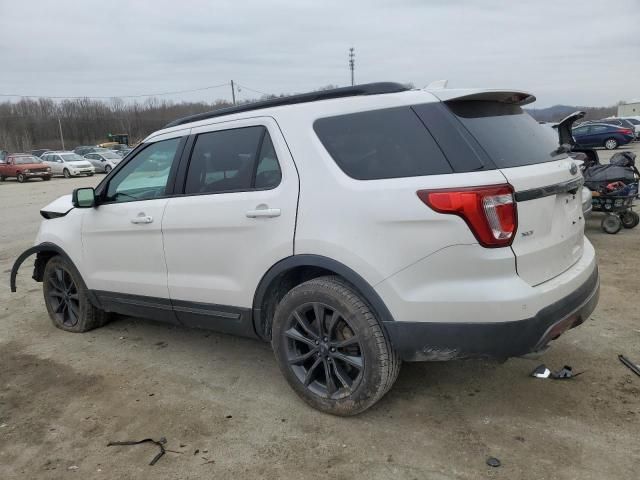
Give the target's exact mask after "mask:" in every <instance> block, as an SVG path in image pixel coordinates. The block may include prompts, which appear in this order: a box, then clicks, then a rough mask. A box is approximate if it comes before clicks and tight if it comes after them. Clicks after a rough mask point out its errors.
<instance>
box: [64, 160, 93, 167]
mask: <svg viewBox="0 0 640 480" xmlns="http://www.w3.org/2000/svg"><path fill="white" fill-rule="evenodd" d="M65 163H68V164H69V165H72V166H74V167H90V166H91V163H89V162H88V161H87V160H75V161H73V162H65Z"/></svg>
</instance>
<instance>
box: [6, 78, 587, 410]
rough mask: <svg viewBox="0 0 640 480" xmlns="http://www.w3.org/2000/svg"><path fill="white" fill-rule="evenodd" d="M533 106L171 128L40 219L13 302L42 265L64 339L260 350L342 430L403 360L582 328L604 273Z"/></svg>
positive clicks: (317, 98)
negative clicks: (152, 328)
mask: <svg viewBox="0 0 640 480" xmlns="http://www.w3.org/2000/svg"><path fill="white" fill-rule="evenodd" d="M534 100H535V98H534V97H533V96H532V95H530V94H528V93H525V92H517V91H493V90H479V89H474V90H453V89H451V90H450V89H438V90H433V91H426V90H407V89H406V88H405V87H403V86H402V85H399V84H392V83H378V84H368V85H359V86H355V87H347V88H341V89H335V90H327V91H323V92H313V93H311V94H303V95H299V96H294V97H286V98H278V99H274V100H269V101H265V102H260V103H257V104H247V105H241V106H238V107H232V108H229V109H224V110H217V111H215V112H211V113H205V114H199V115H195V116H192V117H188V118H185V119H181V120H177V121H175V122H172V123H171V124H169V125H168V126H167V127H166V128H164V129H162V130H160V131H158V132H155V133H153V134H151V135H150V136H149V137H147V138H146V139H145V140H144V141H143V143H142V144H140V145H139V146H138V147H137V148H136V149H135V150H134V151H133V152H131V154H129V155H128V156H127V157H126V158H125V159H124V160H123V161H122V162H121V163H120V164H119V165H118V166H117V168H116V169H115V170H114V171H113V172H112V173H111V174H110V175H109V176H107V177H105V179H104V180H103V181H102V182H101V183H100V184H99V185H98V186H97V187H96V188H95V190H94V189H93V188H79V189H76V190H75V191H74V192H73V195H67V196H65V197H62V198H60V199H58V200H56V201H55V202H53V203H52V204H50V205H48V206H46V207H44V208H43V209H42V211H41V214H42V216H43V217H45V219H46V220H44V221H43V222H42V226H41V228H40V231H39V233H38V236H37V238H36V244H35V246H34V247H32V248H30V249H28V250H27V251H25V252H24V253H23V254H22V255H20V257H19V258H18V259H17V260H16V262H15V264H14V266H13V269H12V271H11V278H10V283H11V288H12V289H13V290H14V291H15V288H16V275H17V272H18V269H19V267H20V264H21V263H22V262H23V261H24V259H25V258H27V257H28V256H29V255H32V254H36V255H37V257H36V260H35V268H34V272H33V278H34V279H35V280H37V281H41V282H43V290H44V299H45V304H46V307H47V309H48V311H49V315H50V317H51V319H52V321H53V323H54V325H55V326H57V327H58V328H61V329H63V330H67V331H70V332H84V331H87V330H90V329H92V328H95V327H99V326H101V325H103V324H104V323H105V322H106V321H107V320H108V319H109V315H110V313H111V312H117V313H121V314H125V315H135V316H141V317H147V318H151V319H154V320H159V321H165V322H169V323H174V324H178V325H185V326H193V327H198V328H209V329H213V330H218V331H221V332H227V333H233V334H238V335H245V336H249V337H254V338H259V339H262V340H264V341H268V342H271V345H272V347H273V349H274V351H275V356H276V359H277V362H278V364H279V366H280V369H281V371H282V373H283V374H284V376H285V378H286V379H287V381H288V382H289V384H290V385H291V387H292V388H293V390H294V391H295V392H296V393H297V394H298V395H300V397H301V398H302V399H304V400H305V401H306V402H308V403H309V404H310V405H312V406H313V407H315V408H317V409H320V410H322V411H325V412H329V413H332V414H337V415H353V414H356V413H359V412H362V411H363V410H365V409H367V408H368V407H370V406H371V405H373V404H374V403H375V402H376V401H378V400H379V399H380V398H381V397H382V396H383V395H384V394H385V392H387V390H389V388H391V386H392V385H393V383H394V381H395V379H396V377H397V375H398V371H399V368H400V363H401V361H409V362H411V361H443V360H452V359H460V358H470V357H493V358H500V359H506V358H509V357H513V356H520V355H524V354H528V353H530V352H536V351H540V350H542V349H544V348H545V347H546V346H547V344H548V343H549V342H550V341H552V340H554V339H555V338H557V337H558V336H560V335H561V334H562V333H563V332H565V331H566V330H568V329H570V328H572V327H575V326H577V325H579V324H581V323H582V322H584V321H585V320H586V319H587V318H588V317H589V315H590V314H591V312H592V311H593V309H594V308H595V306H596V304H597V301H598V293H599V276H598V269H597V265H596V257H595V252H594V248H593V246H592V245H591V243H589V241H588V240H587V239H586V238H585V237H584V215H583V212H582V198H581V188H582V183H583V179H582V176H581V174H580V171H579V169H578V168H577V165H576V164H575V162H574V161H573V160H572V159H571V158H569V157H567V155H566V153H564V152H563V151H559V150H558V148H557V146H558V145H557V142H556V143H554V141H553V140H552V139H550V137H549V136H548V135H546V134H545V133H544V132H543V131H542V130H541V129H540V127H539V126H538V125H537V124H536V122H535V121H534V120H533V119H532V118H531V117H530V116H529V115H528V114H527V113H526V112H524V111H523V109H522V108H521V107H522V105H525V104H527V103H530V102H532V101H534ZM104 252H109V255H105V254H104ZM256 368H261V367H260V366H259V365H257V366H256Z"/></svg>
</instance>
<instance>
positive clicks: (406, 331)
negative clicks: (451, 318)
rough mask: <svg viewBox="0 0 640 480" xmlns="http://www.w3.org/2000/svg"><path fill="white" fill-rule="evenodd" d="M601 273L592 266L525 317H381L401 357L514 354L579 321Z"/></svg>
mask: <svg viewBox="0 0 640 480" xmlns="http://www.w3.org/2000/svg"><path fill="white" fill-rule="evenodd" d="M599 294H600V277H599V274H598V269H597V268H596V269H594V271H593V273H592V274H591V275H590V276H589V278H588V279H587V280H586V281H585V282H584V283H583V284H582V285H580V287H578V288H577V289H576V290H575V291H573V292H572V293H571V294H569V295H567V296H566V297H564V298H562V299H560V300H558V301H556V302H554V303H552V304H551V305H549V306H547V307H545V308H543V309H542V310H540V311H539V312H538V313H537V314H536V315H535V316H533V317H531V318H527V319H525V320H516V321H511V322H496V323H437V322H385V323H384V326H385V328H386V331H387V333H388V334H389V337H390V340H391V343H392V344H393V346H394V348H395V349H396V350H397V351H398V353H399V355H400V357H401V358H402V360H404V361H408V362H418V361H442V360H453V359H459V358H500V359H506V358H509V357H518V356H522V355H525V354H527V353H531V352H536V351H539V350H541V349H543V348H544V347H545V346H546V345H547V344H548V343H549V342H550V341H552V340H554V339H556V338H558V337H559V336H560V335H561V334H562V333H564V332H565V331H567V330H569V329H570V328H574V327H577V326H578V325H580V324H581V323H583V322H584V321H585V320H586V319H587V318H589V315H591V313H592V312H593V310H594V309H595V308H596V305H597V304H598V298H599Z"/></svg>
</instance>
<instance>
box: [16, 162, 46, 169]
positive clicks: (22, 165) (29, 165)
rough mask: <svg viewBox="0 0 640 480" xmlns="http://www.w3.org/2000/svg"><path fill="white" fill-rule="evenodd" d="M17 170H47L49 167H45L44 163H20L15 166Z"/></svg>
mask: <svg viewBox="0 0 640 480" xmlns="http://www.w3.org/2000/svg"><path fill="white" fill-rule="evenodd" d="M16 167H18V168H22V169H25V168H49V165H45V164H44V163H20V164H18V165H16Z"/></svg>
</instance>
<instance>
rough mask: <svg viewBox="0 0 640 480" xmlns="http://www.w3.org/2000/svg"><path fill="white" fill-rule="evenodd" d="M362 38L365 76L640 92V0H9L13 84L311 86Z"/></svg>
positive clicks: (118, 92) (222, 92)
mask: <svg viewBox="0 0 640 480" xmlns="http://www.w3.org/2000/svg"><path fill="white" fill-rule="evenodd" d="M351 46H353V47H355V50H356V72H355V76H356V83H366V82H374V81H384V80H391V81H399V82H411V83H413V84H414V85H415V86H416V87H423V86H425V85H427V84H428V83H430V82H431V81H433V80H438V79H448V80H449V86H450V87H490V88H499V87H510V88H517V89H523V90H528V91H530V92H532V93H534V94H535V95H536V96H537V97H538V102H536V104H534V106H537V107H543V106H549V105H553V104H557V103H564V104H572V105H586V106H601V105H611V104H614V103H616V102H617V101H618V100H624V99H627V100H628V99H631V98H637V97H640V0H614V1H602V0H534V1H512V0H504V1H494V0H476V1H473V0H466V1H465V0H458V1H456V0H450V1H447V0H422V1H421V0H399V1H393V2H392V1H381V0H380V1H379V0H369V1H351V0H315V1H307V0H278V1H268V0H262V1H259V0H248V1H245V0H233V1H215V0H210V1H188V0H182V1H178V0H174V1H165V0H154V1H150V0H149V1H142V0H138V1H135V2H134V1H130V2H127V1H115V0H111V1H104V0H82V1H78V0H76V1H69V0H55V1H44V0H42V1H35V0H0V94H22V95H38V96H124V95H138V94H148V93H156V92H167V91H179V90H189V89H196V88H202V87H207V86H212V85H218V84H222V83H225V82H228V81H229V80H230V79H234V80H235V81H237V82H238V83H239V84H240V85H242V86H246V87H247V88H251V89H254V90H257V91H260V92H267V93H281V92H285V93H293V92H303V91H307V90H314V89H316V88H319V87H322V86H324V85H327V84H336V85H340V86H344V85H347V84H349V82H350V77H349V69H348V59H347V55H348V49H349V47H351ZM239 96H240V98H255V97H258V96H259V94H256V93H254V92H252V91H249V90H248V89H246V88H245V89H242V87H241V91H240V93H239ZM165 98H171V99H173V100H186V101H192V100H205V101H213V100H215V99H218V98H224V99H229V98H230V88H228V87H226V88H214V89H209V90H203V91H200V92H193V93H185V94H176V95H171V96H167V97H165ZM0 100H1V99H0Z"/></svg>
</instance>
